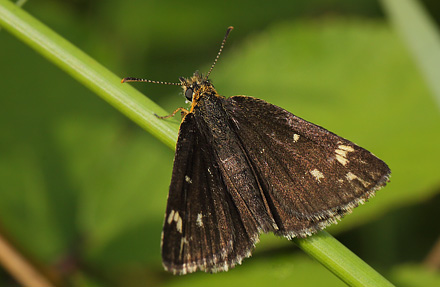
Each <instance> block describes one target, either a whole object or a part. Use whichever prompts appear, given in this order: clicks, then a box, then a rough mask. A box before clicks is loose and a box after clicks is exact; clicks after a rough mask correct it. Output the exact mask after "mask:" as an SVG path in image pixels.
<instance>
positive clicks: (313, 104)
mask: <svg viewBox="0 0 440 287" xmlns="http://www.w3.org/2000/svg"><path fill="white" fill-rule="evenodd" d="M423 4H424V5H425V8H426V9H427V10H428V11H429V12H430V15H431V17H433V18H434V19H440V4H439V3H438V2H436V1H424V2H423ZM24 9H25V10H26V11H28V12H29V13H30V14H32V15H34V16H35V17H36V18H37V19H40V20H41V21H42V22H43V23H45V24H46V25H48V26H49V27H51V28H52V29H54V30H55V31H56V32H57V33H59V34H60V35H62V36H63V37H65V38H66V39H68V40H69V41H71V42H72V43H73V44H75V45H76V46H77V47H79V48H80V49H82V50H83V51H85V52H86V53H87V54H89V55H90V56H92V57H93V58H95V59H96V60H97V61H98V62H100V63H101V64H103V65H104V66H106V67H107V68H109V69H110V70H111V71H113V72H114V73H116V74H117V75H119V76H120V77H121V78H122V77H126V76H134V77H145V78H148V79H152V80H160V81H172V82H173V81H174V82H175V81H177V80H178V77H180V76H191V75H192V73H193V72H194V71H195V70H200V71H202V72H205V71H207V70H208V69H209V66H210V65H211V63H212V60H213V59H214V57H215V55H216V53H217V50H218V47H219V44H220V42H221V40H222V38H223V35H224V32H225V30H226V28H227V27H228V26H230V25H233V26H234V27H235V29H234V31H233V32H232V33H231V36H230V38H229V40H228V43H227V44H226V47H225V49H224V52H223V55H222V57H221V58H220V60H219V63H218V65H217V66H216V68H215V70H214V71H213V73H212V75H211V79H212V80H213V82H214V84H215V86H216V88H217V90H218V92H219V93H220V94H222V95H225V96H232V95H237V94H245V95H251V96H254V97H257V98H262V99H264V100H267V101H269V102H271V103H273V104H276V105H279V106H282V107H283V108H285V109H287V110H289V111H291V112H292V113H294V114H296V115H298V116H300V117H302V118H305V119H307V120H309V121H311V122H313V123H316V124H319V125H322V126H324V127H326V128H327V129H329V130H331V131H333V132H335V133H337V134H339V135H341V136H343V137H346V138H348V139H350V140H352V141H354V142H355V143H357V144H359V145H360V146H362V147H365V148H367V149H368V150H370V151H372V152H373V153H375V154H376V155H377V156H379V157H380V158H381V159H383V160H384V161H385V162H387V163H388V165H389V166H390V168H391V170H392V177H391V182H390V183H389V185H388V186H387V187H386V188H385V189H383V190H381V191H379V192H378V194H377V195H376V197H375V198H373V199H372V200H370V202H369V203H367V204H366V205H364V206H361V207H359V208H357V209H355V211H354V213H353V214H352V215H349V216H347V217H346V218H344V219H343V220H342V222H341V223H340V224H338V225H335V226H332V227H331V228H328V230H329V232H330V233H332V234H333V235H334V236H336V237H337V238H338V240H340V241H341V242H342V243H343V244H344V245H346V246H347V247H348V248H350V249H351V250H352V251H354V252H355V253H356V254H357V255H359V256H360V257H361V258H362V259H363V260H365V261H366V262H367V263H368V264H370V265H371V266H372V267H373V268H375V269H376V270H378V271H379V272H381V273H382V274H383V275H384V276H385V277H386V278H388V279H389V280H390V281H391V282H393V283H395V284H396V285H399V286H440V275H439V273H438V270H437V271H436V272H435V271H432V270H430V269H429V268H427V267H426V266H427V263H426V258H427V256H428V255H429V254H432V252H433V248H434V245H435V244H436V241H439V231H440V228H439V224H438V220H439V216H440V209H439V208H438V207H439V205H440V176H439V174H440V167H439V162H440V148H439V147H440V133H439V131H440V113H439V109H438V105H437V103H436V101H435V100H434V98H433V96H432V94H431V92H430V90H429V88H428V87H427V85H426V82H425V80H424V78H423V75H422V73H421V72H420V71H419V69H418V67H417V63H416V62H415V60H414V58H413V57H412V56H411V54H410V52H409V50H408V48H407V47H406V46H405V44H404V42H403V41H402V39H401V38H400V37H399V35H398V33H397V32H396V31H395V30H394V29H393V27H392V26H391V25H390V23H389V21H388V18H387V16H386V15H385V13H384V11H383V9H382V7H381V6H380V3H379V2H376V1H367V0H362V1H356V2H355V1H349V0H339V1H336V0H334V1H329V0H321V1H305V0H303V1H290V2H287V1H264V2H263V1H261V2H255V1H234V2H232V1H216V2H214V1H213V2H209V1H141V0H130V1H120V0H107V1H81V0H76V1H75V0H70V1H55V0H41V1H29V2H27V3H26V4H25V6H24ZM133 85H134V86H135V87H136V88H137V89H139V90H140V91H142V92H143V93H145V94H146V95H147V96H148V97H150V98H151V99H153V100H154V101H155V102H157V103H158V104H159V105H161V106H162V107H164V108H165V109H166V110H168V111H172V110H174V109H175V108H176V107H180V106H184V105H185V104H184V97H183V96H182V94H181V91H180V88H179V87H173V86H163V85H154V84H141V83H139V84H133ZM0 87H1V88H0V132H1V134H0V227H1V231H2V233H4V234H6V235H7V236H8V237H9V238H10V239H11V240H12V242H14V243H15V244H16V245H17V246H18V247H19V248H20V249H21V250H22V251H23V252H24V253H25V254H27V255H28V256H29V257H31V258H33V260H34V261H35V262H38V263H39V264H41V265H43V266H44V268H46V269H47V268H48V269H50V270H51V272H52V273H53V274H55V276H57V277H61V278H62V280H63V281H64V282H66V284H67V285H68V286H69V285H70V286H207V285H209V286H244V285H252V286H264V285H269V284H289V285H290V286H324V285H325V286H345V284H344V283H343V282H342V281H340V280H339V279H338V278H337V277H335V276H334V275H333V274H332V273H330V272H329V271H327V270H326V269H325V268H324V267H323V266H321V265H320V264H319V263H317V262H315V261H314V260H313V259H311V258H309V257H307V256H306V255H305V254H304V253H302V252H301V251H300V250H298V249H297V248H296V247H295V246H294V244H293V243H291V242H289V241H288V240H286V239H284V238H278V237H275V236H273V235H263V236H262V238H261V242H260V243H259V244H258V245H257V247H256V249H255V251H254V252H253V256H252V257H251V258H250V259H246V260H244V263H243V265H241V266H238V267H237V268H235V269H233V270H231V271H229V272H227V273H221V274H215V275H211V274H205V273H200V272H199V273H196V274H191V275H187V276H180V277H179V276H172V275H170V274H168V273H166V272H165V271H163V268H162V265H161V257H160V234H161V229H162V221H163V214H164V211H165V204H166V199H167V193H168V185H169V181H170V177H171V168H172V163H173V155H174V154H173V151H172V150H170V149H169V148H168V147H166V146H165V145H164V144H162V143H161V142H160V141H158V140H157V139H156V138H154V137H152V136H151V135H150V134H148V133H146V132H145V131H144V130H142V129H141V128H139V127H138V126H137V125H135V124H134V123H132V122H131V121H130V120H128V119H127V118H126V117H124V116H123V115H121V114H120V113H119V112H118V111H116V110H115V109H114V108H112V107H111V106H110V105H108V104H107V103H106V102H104V101H103V100H101V99H100V98H98V97H96V95H94V94H93V93H92V92H91V91H89V90H88V89H87V88H85V87H84V86H82V85H81V84H79V83H78V82H76V81H75V80H74V79H72V78H71V77H70V76H68V75H67V74H65V73H64V72H63V71H61V70H59V69H58V68H57V67H55V66H54V65H53V64H52V63H50V62H48V61H47V60H45V59H44V58H43V57H41V56H40V55H39V54H37V53H35V52H34V51H33V50H31V49H30V48H29V47H27V46H26V45H25V44H23V43H22V42H20V41H18V40H17V39H16V38H15V37H13V36H11V35H10V34H8V32H7V31H5V30H3V29H2V30H0ZM437 256H440V255H439V254H437ZM226 284H227V285H226ZM436 284H439V285H436ZM0 286H18V284H17V283H16V282H15V281H14V279H13V278H11V277H10V276H9V275H8V273H7V272H6V271H4V270H3V269H1V267H0Z"/></svg>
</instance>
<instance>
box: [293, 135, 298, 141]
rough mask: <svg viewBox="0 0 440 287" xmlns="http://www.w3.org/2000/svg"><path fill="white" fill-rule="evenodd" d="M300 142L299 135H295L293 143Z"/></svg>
mask: <svg viewBox="0 0 440 287" xmlns="http://www.w3.org/2000/svg"><path fill="white" fill-rule="evenodd" d="M298 140H299V135H298V134H293V142H295V143H296V142H297V141H298Z"/></svg>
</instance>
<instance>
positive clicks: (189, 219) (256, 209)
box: [123, 27, 390, 274]
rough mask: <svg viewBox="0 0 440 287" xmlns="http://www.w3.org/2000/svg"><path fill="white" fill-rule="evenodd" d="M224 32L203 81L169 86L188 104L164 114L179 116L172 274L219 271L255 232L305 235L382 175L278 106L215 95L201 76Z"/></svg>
mask: <svg viewBox="0 0 440 287" xmlns="http://www.w3.org/2000/svg"><path fill="white" fill-rule="evenodd" d="M231 30H232V27H229V28H228V31H227V33H226V35H225V38H224V40H223V42H222V45H221V47H220V51H219V53H218V54H217V57H216V59H215V61H214V64H213V65H212V66H211V69H210V70H209V72H208V74H207V76H202V75H200V74H199V73H197V72H196V73H195V74H194V75H193V77H191V78H189V79H185V78H180V83H174V85H181V86H182V87H183V91H184V95H185V97H186V98H187V99H188V100H189V101H191V102H192V104H191V109H190V110H189V111H188V110H185V109H183V108H179V109H177V110H176V111H174V113H173V114H172V115H170V116H173V115H174V114H175V113H177V112H178V111H179V110H180V111H182V115H183V119H182V123H181V125H180V131H179V137H178V141H177V146H176V155H175V158H174V167H173V174H172V179H171V185H170V191H169V195H168V205H167V210H166V214H165V222H164V227H163V233H162V259H163V265H164V267H165V269H166V270H168V271H171V272H173V273H174V274H186V273H190V272H194V271H196V270H204V271H207V272H217V271H226V270H228V269H229V268H232V267H234V266H235V265H236V264H240V263H241V261H242V259H243V258H246V257H249V256H250V255H251V252H252V249H253V248H254V246H255V244H256V243H257V242H258V239H259V235H260V233H261V232H273V233H275V234H276V235H280V236H285V237H287V238H288V239H291V238H293V237H305V236H308V235H311V234H313V233H315V232H317V231H319V230H321V229H323V228H325V227H326V226H327V225H329V224H331V223H334V222H336V221H337V220H338V219H340V218H341V217H342V216H343V215H345V214H346V213H349V212H350V211H351V210H352V209H353V208H354V207H356V206H358V205H359V204H360V203H364V202H365V201H366V200H367V199H368V198H370V197H371V196H373V195H374V193H375V191H376V190H378V189H379V188H381V187H383V186H384V185H385V184H386V183H387V181H388V178H389V175H390V169H389V168H388V166H387V165H386V164H385V163H384V162H383V161H382V160H380V159H379V158H377V157H376V156H374V155H373V154H372V153H370V152H369V151H367V150H365V149H363V148H361V147H359V146H357V145H356V144H354V143H352V142H350V141H348V140H346V139H344V138H342V137H340V136H337V135H335V134H334V133H331V132H329V131H327V130H326V129H324V128H322V127H320V126H317V125H314V124H312V123H310V122H307V121H305V120H303V119H301V118H299V117H297V116H295V115H293V114H291V113H290V112H288V111H286V110H284V109H282V108H280V107H277V106H274V105H272V104H269V103H267V102H265V101H263V100H260V99H256V98H252V97H247V96H234V97H230V98H224V97H222V96H220V95H219V94H218V93H217V91H216V90H215V89H214V86H213V85H212V83H211V82H210V80H209V79H208V76H209V74H210V73H211V71H212V69H213V67H214V65H215V63H216V62H217V59H218V58H219V55H220V53H221V51H222V49H223V46H224V43H225V41H226V38H227V37H228V34H229V32H230V31H231ZM127 81H144V82H153V83H157V82H156V81H150V80H144V79H137V78H125V79H123V82H127ZM166 84H173V83H166ZM167 117H168V116H167ZM163 118H165V117H163Z"/></svg>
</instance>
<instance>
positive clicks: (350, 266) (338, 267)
mask: <svg viewBox="0 0 440 287" xmlns="http://www.w3.org/2000/svg"><path fill="white" fill-rule="evenodd" d="M293 242H295V244H296V245H298V247H299V248H301V249H302V250H303V251H304V252H306V253H307V254H309V255H310V256H312V257H313V258H315V259H316V260H317V261H319V262H320V263H321V264H322V265H324V266H325V267H326V268H327V269H329V270H330V271H331V272H333V274H335V275H336V276H338V277H339V278H340V279H341V280H342V281H344V282H345V283H347V285H349V286H393V284H391V283H390V282H389V281H387V280H386V279H385V278H384V277H383V276H382V275H380V274H379V273H377V272H376V271H375V270H374V269H373V268H371V267H370V266H369V265H368V264H367V263H365V262H364V261H362V260H361V259H360V258H359V257H358V256H356V254H354V253H353V252H351V251H350V250H349V249H348V248H347V247H345V246H344V245H342V244H341V243H340V242H339V241H337V240H336V239H335V238H334V237H333V236H331V235H330V234H329V233H327V232H326V231H321V232H319V233H317V234H315V235H313V236H310V237H306V238H294V239H293Z"/></svg>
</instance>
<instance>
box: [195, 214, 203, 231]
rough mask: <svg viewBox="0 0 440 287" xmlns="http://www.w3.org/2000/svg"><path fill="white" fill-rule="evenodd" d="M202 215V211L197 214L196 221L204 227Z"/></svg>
mask: <svg viewBox="0 0 440 287" xmlns="http://www.w3.org/2000/svg"><path fill="white" fill-rule="evenodd" d="M202 217H203V214H202V213H201V212H200V213H199V214H197V221H196V223H197V226H198V227H202V226H203V221H202Z"/></svg>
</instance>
